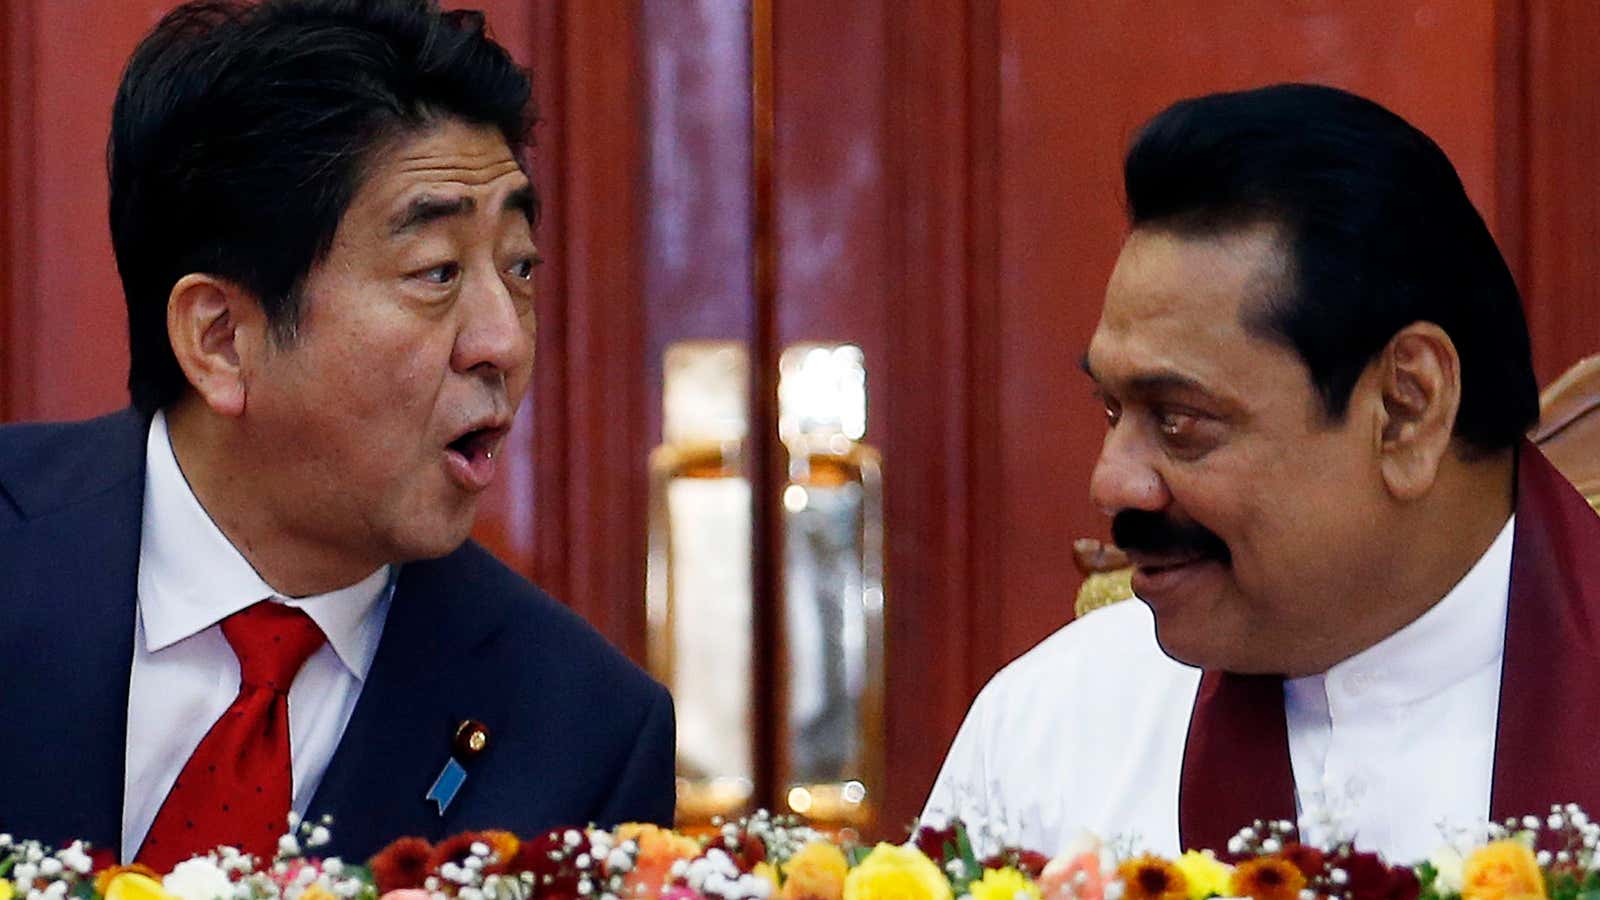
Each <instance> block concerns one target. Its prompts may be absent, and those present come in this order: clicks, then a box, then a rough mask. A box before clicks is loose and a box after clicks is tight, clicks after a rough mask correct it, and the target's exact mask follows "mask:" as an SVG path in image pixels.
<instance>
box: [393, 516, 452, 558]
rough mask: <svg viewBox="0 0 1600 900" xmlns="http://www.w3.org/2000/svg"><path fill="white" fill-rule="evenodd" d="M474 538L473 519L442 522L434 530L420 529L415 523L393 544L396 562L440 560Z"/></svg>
mask: <svg viewBox="0 0 1600 900" xmlns="http://www.w3.org/2000/svg"><path fill="white" fill-rule="evenodd" d="M471 536H472V519H471V518H467V519H466V520H465V521H464V522H454V521H452V522H441V523H438V525H436V526H435V527H433V528H427V529H418V528H416V527H415V523H412V527H411V528H410V529H408V530H407V531H406V532H404V533H402V534H398V535H396V536H395V540H394V541H393V542H392V544H393V546H394V550H395V553H394V555H395V559H394V561H395V562H412V561H414V560H419V559H438V558H439V557H441V556H449V555H450V554H451V553H454V552H455V551H456V550H457V549H458V548H459V547H460V546H461V545H462V544H465V543H466V542H467V538H469V537H471Z"/></svg>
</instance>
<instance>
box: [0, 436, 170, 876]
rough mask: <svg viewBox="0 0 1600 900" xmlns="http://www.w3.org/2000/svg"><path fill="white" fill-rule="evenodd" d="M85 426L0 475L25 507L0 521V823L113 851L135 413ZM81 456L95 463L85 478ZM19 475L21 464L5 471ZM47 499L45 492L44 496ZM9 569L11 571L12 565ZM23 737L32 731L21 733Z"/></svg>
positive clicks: (127, 654) (124, 717) (117, 830)
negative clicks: (2, 786) (1, 803)
mask: <svg viewBox="0 0 1600 900" xmlns="http://www.w3.org/2000/svg"><path fill="white" fill-rule="evenodd" d="M72 427H78V428H82V429H83V431H84V434H83V437H84V438H86V439H85V440H78V441H74V442H73V444H72V448H73V449H71V450H69V451H67V455H75V456H79V455H81V456H83V457H84V458H85V459H84V460H81V461H80V460H71V459H68V460H58V464H57V465H53V466H51V467H50V468H49V469H48V470H46V471H48V472H50V473H60V474H61V478H59V479H52V478H50V477H48V476H47V477H44V478H34V479H32V480H29V481H26V482H24V481H20V480H17V479H16V478H15V477H13V478H12V479H11V480H9V481H8V484H10V485H11V486H12V488H13V493H14V496H15V497H17V498H18V499H19V506H20V508H21V509H22V512H23V513H24V516H25V518H24V519H23V521H22V522H20V523H19V524H15V525H12V526H10V527H9V528H6V529H3V530H0V573H6V576H5V577H6V586H5V591H6V594H7V597H6V599H5V600H4V602H3V603H0V610H4V620H5V625H4V627H3V628H0V672H4V673H5V675H4V677H3V678H0V682H3V683H4V684H5V687H6V690H4V691H0V720H4V721H6V722H10V723H13V724H14V725H19V727H20V728H21V730H20V731H18V730H16V729H13V731H14V733H13V734H12V735H11V736H10V737H8V738H7V739H6V740H5V741H0V771H4V772H10V773H13V774H20V773H26V776H27V777H25V778H13V779H8V783H7V789H6V795H7V796H6V809H5V813H6V816H5V818H6V820H7V821H11V822H26V823H28V826H29V828H30V830H31V831H33V833H31V834H30V835H29V836H30V837H38V838H39V839H41V840H47V841H59V840H62V839H64V838H83V839H86V840H89V841H92V842H93V843H94V844H96V845H97V846H101V847H107V848H113V849H115V848H118V847H119V846H120V844H121V840H122V794H123V773H124V759H125V752H126V744H127V725H128V710H127V702H128V675H129V670H130V667H131V666H132V661H133V639H134V617H135V614H136V604H137V572H138V565H139V531H140V524H141V519H142V512H143V502H144V434H145V429H144V424H143V422H142V420H140V419H139V418H138V417H137V416H134V415H132V414H131V413H124V414H121V415H119V416H112V417H107V418H105V419H101V420H98V421H97V422H95V423H90V425H89V426H87V427H85V426H72ZM79 462H84V463H85V464H86V465H92V466H95V467H96V468H97V469H98V472H97V474H96V475H95V476H94V477H93V478H92V479H89V480H85V479H84V478H80V477H79V475H81V474H82V471H83V468H82V467H81V466H80V465H79ZM8 474H10V475H12V476H15V474H16V473H8ZM45 498H50V499H49V500H48V501H47V500H46V499H45ZM13 573H14V574H13ZM21 735H27V737H20V736H21Z"/></svg>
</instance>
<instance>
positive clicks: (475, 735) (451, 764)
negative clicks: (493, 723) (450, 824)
mask: <svg viewBox="0 0 1600 900" xmlns="http://www.w3.org/2000/svg"><path fill="white" fill-rule="evenodd" d="M488 746H489V728H488V726H486V725H484V724H483V723H482V722H479V721H477V720H476V719H467V720H466V721H464V722H462V723H461V724H460V725H457V726H456V734H455V738H454V740H452V741H451V743H450V758H449V759H448V760H446V761H445V764H444V768H443V769H440V770H439V777H437V778H435V779H434V780H433V787H431V788H429V789H428V793H427V795H426V796H424V797H423V798H422V799H423V800H424V801H428V800H432V801H433V802H434V803H437V804H438V805H439V815H441V816H442V815H444V811H445V810H446V809H449V808H450V803H451V802H452V801H454V800H455V799H456V794H457V793H459V792H460V791H461V786H462V785H463V784H466V783H467V769H466V766H465V765H463V763H468V762H471V761H472V760H473V759H475V758H477V756H478V754H480V753H482V752H483V751H484V748H486V747H488Z"/></svg>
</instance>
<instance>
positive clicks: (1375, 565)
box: [927, 85, 1600, 862]
mask: <svg viewBox="0 0 1600 900" xmlns="http://www.w3.org/2000/svg"><path fill="white" fill-rule="evenodd" d="M1125 176H1126V189H1127V197H1128V208H1129V211H1130V215H1131V219H1132V230H1131V234H1130V236H1129V237H1128V239H1127V242H1126V244H1125V245H1124V247H1123V250H1122V253H1121V256H1120V258H1119V259H1118V261H1117V264H1116V268H1115V270H1114V271H1113V273H1112V275H1111V279H1110V282H1109V285H1108V287H1107V290H1106V299H1105V305H1104V308H1103V310H1102V313H1101V318H1100V322H1099V325H1098V327H1097V329H1096V331H1095V333H1094V336H1093V338H1092V340H1091V342H1090V344H1089V348H1088V352H1087V354H1086V355H1085V357H1084V368H1085V370H1086V371H1087V373H1088V374H1089V376H1090V378H1091V379H1092V380H1093V382H1094V384H1095V387H1096V389H1097V391H1098V393H1099V394H1100V395H1101V397H1102V398H1103V399H1104V402H1105V407H1106V415H1107V421H1108V423H1109V429H1108V432H1107V435H1106V438H1105V444H1104V446H1103V448H1102V450H1101V455H1100V459H1099V462H1098V464H1097V466H1096V468H1095V471H1094V475H1093V478H1092V481H1091V484H1090V494H1091V497H1092V498H1093V500H1094V502H1095V503H1096V504H1097V505H1098V506H1100V507H1101V508H1102V509H1104V510H1105V511H1106V513H1107V514H1108V515H1110V516H1112V534H1113V537H1114V538H1115V540H1116V542H1117V544H1118V545H1119V546H1120V547H1122V548H1123V549H1124V550H1126V551H1127V552H1128V554H1129V556H1130V558H1131V559H1132V561H1133V563H1134V565H1135V566H1136V572H1135V575H1134V578H1133V587H1134V591H1135V593H1136V594H1137V595H1138V596H1139V598H1140V599H1141V600H1142V601H1143V602H1141V603H1124V604H1119V605H1117V606H1114V607H1112V608H1109V609H1106V610H1103V611H1099V612H1095V613H1091V614H1089V615H1088V616H1086V617H1084V619H1082V620H1081V621H1078V622H1074V623H1073V624H1071V625H1069V626H1067V627H1066V628H1064V629H1062V630H1061V631H1060V632H1058V633H1057V634H1055V635H1053V636H1052V637H1050V638H1048V639H1047V640H1045V641H1044V642H1043V643H1041V644H1040V645H1039V646H1038V647H1036V648H1035V649H1033V650H1032V651H1030V652H1029V653H1028V654H1026V655H1025V656H1023V657H1022V658H1021V659H1019V660H1017V661H1016V662H1014V663H1012V664H1011V665H1010V666H1009V667H1007V668H1006V669H1005V670H1004V671H1002V672H1001V673H1000V674H999V675H997V676H996V677H995V678H994V680H993V681H991V682H990V684H989V685H988V686H987V687H986V688H985V689H984V691H983V692H982V694H981V695H980V696H979V698H978V699H977V701H976V702H975V704H974V706H973V708H972V711H971V712H970V714H969V715H968V718H967V721H966V722H965V724H964V725H963V727H962V729H961V732H960V734H959V735H958V736H957V738H956V741H955V743H954V745H953V746H952V748H951V750H950V754H949V757H948V758H947V760H946V762H945V765H944V768H943V771H942V772H941V773H940V776H939V778H938V781H937V782H936V784H935V786H934V789H933V792H932V796H931V797H930V798H929V801H928V806H927V813H928V815H929V816H932V817H943V816H949V815H959V816H961V817H963V818H965V819H967V820H968V821H969V822H976V823H979V824H980V825H981V826H982V830H983V831H984V832H985V833H988V834H992V835H1004V836H1005V837H1006V838H1007V839H1009V840H1010V841H1012V842H1014V843H1016V844H1019V845H1022V846H1026V847H1032V848H1035V849H1039V850H1042V851H1044V852H1054V851H1056V850H1058V849H1060V848H1061V846H1062V844H1063V842H1065V841H1067V840H1069V839H1071V838H1072V837H1073V836H1074V835H1075V834H1076V833H1077V832H1078V831H1079V830H1080V829H1089V830H1092V831H1095V832H1097V833H1100V834H1102V835H1104V836H1108V837H1109V836H1114V835H1123V836H1131V837H1136V838H1138V839H1139V840H1140V841H1141V842H1143V843H1144V844H1145V845H1146V846H1148V847H1150V848H1152V849H1154V850H1156V851H1159V852H1165V853H1175V852H1177V851H1179V850H1180V849H1181V848H1191V847H1211V848H1215V849H1219V850H1220V849H1222V848H1223V847H1224V846H1225V845H1226V842H1227V839H1228V837H1229V836H1230V835H1232V834H1233V833H1234V832H1235V831H1236V830H1237V829H1239V828H1240V827H1243V826H1245V825H1248V824H1249V823H1250V821H1251V820H1252V819H1255V818H1268V819H1288V820H1292V821H1298V823H1299V826H1300V829H1301V832H1302V835H1303V837H1304V838H1305V839H1306V840H1308V841H1311V842H1316V843H1323V844H1326V843H1331V842H1335V841H1341V840H1346V839H1353V840H1354V842H1355V844H1356V846H1357V847H1359V848H1362V849H1370V850H1377V851H1380V852H1383V853H1385V854H1386V855H1388V856H1389V857H1391V858H1392V859H1395V860H1398V861H1405V862H1410V861H1415V860H1417V859H1419V858H1421V857H1423V856H1425V855H1426V854H1428V853H1429V852H1430V851H1432V850H1433V849H1435V848H1436V847H1438V846H1439V845H1441V844H1442V843H1444V842H1445V841H1446V840H1447V839H1448V838H1449V837H1451V836H1452V835H1453V834H1455V833H1456V830H1457V829H1464V828H1465V829H1470V828H1472V827H1474V826H1475V825H1476V826H1477V827H1480V828H1481V823H1482V822H1484V821H1485V820H1486V819H1488V818H1489V817H1490V816H1491V815H1493V816H1495V817H1497V818H1498V817H1503V816H1506V815H1512V814H1517V815H1520V814H1523V813H1542V812H1544V811H1546V810H1548V806H1549V804H1551V803H1555V802H1566V801H1577V802H1588V803H1590V804H1594V803H1596V802H1597V801H1600V774H1596V773H1594V772H1591V771H1587V770H1586V768H1587V767H1585V766H1584V765H1582V763H1581V753H1582V752H1583V751H1582V749H1581V748H1583V747H1586V746H1591V745H1592V742H1593V740H1594V739H1595V738H1596V737H1600V735H1596V734H1595V732H1596V730H1597V729H1596V728H1595V726H1594V725H1592V724H1590V723H1589V722H1588V721H1587V720H1588V719H1589V718H1590V715H1589V714H1590V713H1592V711H1593V710H1594V709H1595V708H1597V707H1596V706H1595V705H1594V704H1595V703H1600V688H1596V685H1597V684H1600V640H1597V638H1596V635H1595V634H1594V626H1593V624H1592V623H1593V622H1594V621H1596V618H1595V617H1596V614H1597V613H1600V567H1597V565H1600V564H1597V563H1596V562H1595V561H1596V560H1597V559H1600V520H1597V519H1596V517H1595V516H1594V515H1593V514H1592V512H1590V510H1589V508H1588V506H1587V504H1585V503H1584V502H1583V500H1582V498H1581V497H1579V496H1578V495H1577V494H1576V492H1575V491H1574V490H1573V489H1572V488H1571V487H1570V485H1567V484H1566V483H1565V482H1564V481H1563V480H1562V479H1561V478H1560V476H1559V475H1558V474H1556V473H1555V472H1554V470H1553V469H1552V468H1551V467H1550V466H1549V464H1548V463H1547V462H1545V461H1544V459H1543V458H1542V457H1541V456H1540V455H1539V454H1538V451H1537V450H1535V449H1534V448H1533V447H1532V446H1531V445H1528V444H1527V443H1526V442H1524V441H1523V440H1522V435H1523V434H1524V433H1525V432H1526V431H1527V429H1528V428H1529V427H1530V426H1531V425H1532V424H1533V423H1534V421H1535V420H1536V418H1537V415H1538V397H1537V389H1536V385H1535V382H1534V376H1533V372H1532V366H1531V361H1530V352H1529V342H1528V334H1527V327H1526V324H1525V322H1524V320H1523V316H1522V311H1521V305H1520V300H1519V297H1518V294H1517V290H1516V286H1515V284H1514V283H1513V281H1512V278H1511V275H1510V273H1509V271H1508V270H1507V267H1506V265H1505V262H1504V261H1503V259H1502V257H1501V255H1500V253H1499V251H1498V249H1497V248H1496V247H1495V245H1494V242H1493V239H1492V238H1491V237H1490V235H1489V232H1488V229H1487V228H1486V227H1485V226H1484V224H1483V221H1482V219H1481V218H1480V217H1479V215H1478V214H1477V212H1476V211H1475V210H1474V209H1473V208H1472V205H1471V203H1470V201H1469V200H1468V199H1467V197H1466V194H1465V192H1464V191H1463V189H1462V187H1461V184H1460V181H1459V179H1458V178H1457V176H1456V174H1455V172H1454V170H1453V168H1452V167H1451V166H1450V163H1449V161H1448V160H1447V159H1446V158H1445V156H1444V154H1443V153H1442V152H1441V151H1440V150H1439V149H1438V147H1437V146H1435V145H1434V144H1433V142H1432V141H1430V140H1429V139H1428V138H1427V137H1426V136H1424V135H1423V134H1422V133H1421V132H1419V131H1417V130H1416V129H1415V128H1413V127H1412V126H1410V125H1408V124H1407V123H1405V122H1404V121H1403V120H1401V119H1400V118H1399V117H1398V116H1395V115H1394V114H1393V113H1390V112H1389V111H1387V110H1385V109H1383V108H1382V107H1380V106H1378V105H1377V104H1374V103H1372V102H1370V101H1367V100H1364V99H1362V98H1359V97H1355V96H1353V95H1350V94H1348V93H1345V92H1342V91H1338V90H1335V89H1332V88H1325V87H1315V86H1308V85H1280V86H1275V87H1269V88H1263V89H1259V90H1255V91H1245V92H1239V93H1232V94H1220V95H1212V96H1207V97H1201V98H1196V99H1193V100H1188V101H1183V102H1181V103H1178V104H1176V105H1174V106H1173V107H1171V108H1169V109H1168V110H1166V111H1165V112H1163V113H1161V114H1160V115H1159V116H1157V117H1156V118H1155V119H1154V120H1152V121H1151V122H1150V123H1149V124H1148V125H1147V126H1146V127H1145V128H1144V130H1143V131H1142V132H1141V133H1140V135H1139V136H1138V138H1137V139H1136V140H1135V142H1134V144H1133V147H1132V148H1131V149H1130V151H1129V153H1128V156H1127V160H1126V167H1125ZM1586 711H1587V712H1586ZM1569 748H1571V749H1569Z"/></svg>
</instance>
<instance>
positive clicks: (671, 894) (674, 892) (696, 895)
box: [404, 885, 706, 900]
mask: <svg viewBox="0 0 1600 900" xmlns="http://www.w3.org/2000/svg"><path fill="white" fill-rule="evenodd" d="M404 900H411V898H409V897H408V898H404ZM661 900H706V898H705V897H702V896H701V895H700V892H699V891H696V890H695V889H694V888H687V887H683V886H682V885H678V886H676V887H670V888H667V889H666V890H664V891H662V892H661Z"/></svg>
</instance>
